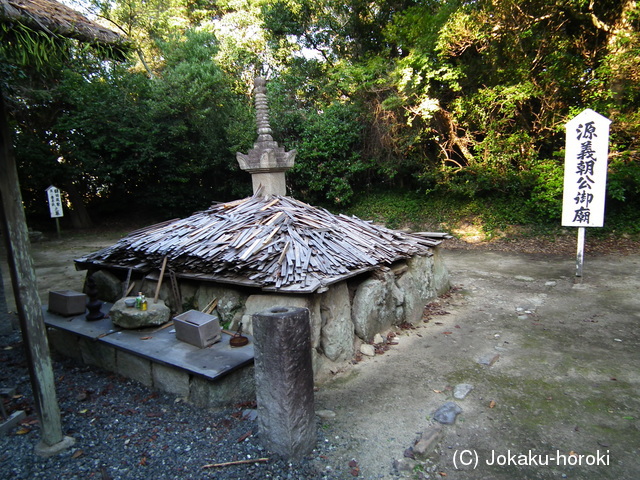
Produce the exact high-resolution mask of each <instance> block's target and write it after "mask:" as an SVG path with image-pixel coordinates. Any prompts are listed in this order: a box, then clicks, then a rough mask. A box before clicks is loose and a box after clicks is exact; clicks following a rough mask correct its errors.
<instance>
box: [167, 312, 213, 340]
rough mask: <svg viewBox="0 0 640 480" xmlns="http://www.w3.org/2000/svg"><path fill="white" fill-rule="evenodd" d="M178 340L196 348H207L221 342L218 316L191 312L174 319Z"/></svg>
mask: <svg viewBox="0 0 640 480" xmlns="http://www.w3.org/2000/svg"><path fill="white" fill-rule="evenodd" d="M173 326H174V327H175V329H176V338H177V339H178V340H181V341H183V342H187V343H189V344H191V345H195V346H196V347H200V348H206V347H208V346H210V345H213V344H214V343H216V342H218V341H220V338H221V331H222V329H221V328H220V320H219V319H218V317H217V316H213V315H209V314H207V313H203V312H199V311H197V310H189V311H188V312H185V313H181V314H180V315H176V316H175V317H173Z"/></svg>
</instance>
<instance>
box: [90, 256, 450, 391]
mask: <svg viewBox="0 0 640 480" xmlns="http://www.w3.org/2000/svg"><path fill="white" fill-rule="evenodd" d="M108 276H111V277H113V279H112V280H113V281H115V282H119V281H118V279H117V278H116V277H115V276H114V275H112V274H110V273H108V272H106V273H105V272H100V276H99V280H100V283H102V282H103V279H104V277H108ZM94 278H96V276H94ZM114 279H115V280H114ZM156 285H157V281H155V280H148V279H145V280H144V282H143V284H142V286H140V287H137V286H136V288H135V290H136V291H142V292H143V293H144V294H145V295H147V297H148V298H153V296H154V295H155V290H156ZM449 288H450V284H449V277H448V273H447V270H446V267H445V265H444V262H443V260H442V257H441V254H440V252H439V250H438V249H437V248H436V249H434V255H433V256H415V257H412V258H410V259H408V260H404V261H400V262H397V263H396V264H394V265H392V266H391V267H381V268H379V269H377V270H375V271H373V272H369V273H366V274H363V275H360V276H357V277H354V278H352V279H349V280H346V281H343V282H339V283H336V284H333V285H331V286H329V288H328V290H327V291H325V292H324V293H318V294H311V295H292V294H277V293H265V292H261V291H251V290H248V289H243V288H241V287H234V286H228V285H221V284H210V283H209V284H208V283H196V282H187V281H181V283H180V293H181V296H182V301H183V304H184V305H186V306H187V307H188V308H194V309H197V310H202V309H204V308H205V307H206V306H207V305H208V304H209V303H210V302H211V301H212V300H213V299H217V300H218V306H217V308H218V313H219V314H220V315H221V317H222V318H223V321H225V322H229V329H231V330H235V329H236V328H237V327H238V325H239V324H240V322H242V326H243V330H244V331H245V332H247V333H249V334H251V333H252V315H253V314H255V313H259V312H261V311H263V310H266V309H267V308H271V307H273V306H276V305H280V306H291V307H303V308H308V309H309V317H310V322H311V344H312V349H313V364H314V372H315V374H316V378H317V379H321V378H322V377H323V376H324V375H325V374H327V373H328V372H329V371H330V370H335V369H336V368H339V367H340V366H342V365H344V364H345V363H346V362H348V361H350V360H351V359H352V358H353V357H354V355H355V353H356V351H357V349H358V347H359V345H360V344H361V343H369V342H371V341H372V340H373V337H374V336H375V334H376V333H382V332H385V331H387V330H389V329H390V328H391V327H392V326H394V325H400V324H402V323H404V322H408V323H412V324H413V323H416V322H419V321H420V320H421V319H422V314H423V310H424V307H425V305H427V304H428V303H430V302H431V301H433V299H435V298H436V297H437V296H438V295H441V294H442V293H444V292H446V291H447V290H449ZM109 290H111V291H121V288H120V289H119V288H118V286H117V285H116V286H114V287H111V288H110V289H109V288H107V287H105V288H104V289H103V291H105V292H106V291H109ZM160 298H162V299H163V300H164V301H165V303H166V304H167V305H168V306H169V307H170V308H171V309H172V310H173V311H175V310H176V308H175V307H176V305H174V303H175V301H174V299H173V296H172V294H171V290H170V288H169V286H168V282H165V283H163V285H162V287H161V289H160ZM103 299H104V300H111V301H113V300H112V299H109V298H103Z"/></svg>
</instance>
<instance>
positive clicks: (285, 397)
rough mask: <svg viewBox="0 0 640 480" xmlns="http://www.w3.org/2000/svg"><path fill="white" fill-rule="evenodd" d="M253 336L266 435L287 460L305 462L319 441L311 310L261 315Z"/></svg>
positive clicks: (265, 442)
mask: <svg viewBox="0 0 640 480" xmlns="http://www.w3.org/2000/svg"><path fill="white" fill-rule="evenodd" d="M253 336H254V340H255V345H254V348H255V375H256V398H257V401H258V424H259V426H260V439H261V440H262V443H263V446H264V447H265V448H266V449H268V450H270V451H272V452H274V453H277V454H278V455H281V456H282V457H284V458H285V459H287V460H293V461H297V460H300V459H301V458H302V457H303V456H304V455H306V454H307V453H310V452H311V451H312V450H313V448H314V446H315V441H316V425H315V408H314V399H313V368H312V364H311V327H310V325H309V310H308V309H306V308H294V307H272V308H270V309H267V310H264V311H262V312H260V313H256V314H254V315H253Z"/></svg>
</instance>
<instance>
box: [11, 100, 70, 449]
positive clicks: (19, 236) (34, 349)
mask: <svg viewBox="0 0 640 480" xmlns="http://www.w3.org/2000/svg"><path fill="white" fill-rule="evenodd" d="M0 201H1V202H2V209H1V210H0V223H1V224H2V233H3V238H4V239H5V243H6V248H7V257H8V261H9V268H10V271H11V281H12V285H13V293H14V296H15V300H16V306H17V308H18V317H19V319H20V328H21V330H22V338H23V340H24V344H25V348H26V353H27V361H28V365H29V373H30V377H31V385H32V388H33V397H34V402H35V407H36V411H37V413H38V416H39V418H40V426H41V432H42V433H41V442H40V444H39V445H38V446H36V451H37V452H38V453H41V454H43V455H49V454H52V453H57V451H55V450H56V446H61V447H62V448H66V447H67V446H69V445H70V444H72V443H73V441H72V439H69V438H68V437H63V435H62V426H61V421H60V408H59V406H58V400H57V397H56V390H55V385H54V379H53V367H52V365H51V357H50V352H49V343H48V341H47V335H46V328H45V324H44V316H43V314H42V306H41V304H40V299H39V297H38V289H37V285H36V276H35V270H34V267H33V259H32V258H31V252H30V244H29V233H28V230H27V222H26V218H25V215H24V209H23V206H22V195H21V193H20V185H19V181H18V171H17V167H16V162H15V157H14V156H13V151H12V146H11V134H10V130H9V125H8V122H7V118H6V111H5V106H4V97H3V94H2V91H1V90H0ZM50 449H51V450H54V451H53V452H52V451H51V450H50Z"/></svg>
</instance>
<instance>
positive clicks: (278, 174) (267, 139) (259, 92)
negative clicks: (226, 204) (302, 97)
mask: <svg viewBox="0 0 640 480" xmlns="http://www.w3.org/2000/svg"><path fill="white" fill-rule="evenodd" d="M266 84H267V82H266V80H265V79H264V78H262V77H257V78H256V79H255V81H254V85H255V90H254V91H255V95H256V98H255V102H256V120H257V124H258V140H257V141H256V142H255V143H254V144H253V148H252V149H251V150H249V153H247V154H246V155H245V154H244V153H240V152H238V153H236V158H237V160H238V164H239V165H240V168H241V169H242V170H244V171H246V172H249V173H250V174H251V180H252V182H253V193H254V194H255V193H257V192H258V191H261V194H262V195H282V196H284V195H286V194H287V185H286V182H285V175H284V173H285V172H286V171H287V170H289V169H290V168H291V167H293V162H294V160H295V157H296V151H295V150H291V151H290V152H285V151H284V148H283V147H279V146H278V143H277V142H274V141H273V138H272V137H271V126H270V125H269V107H268V105H267V88H266ZM260 189H261V190H260Z"/></svg>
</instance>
